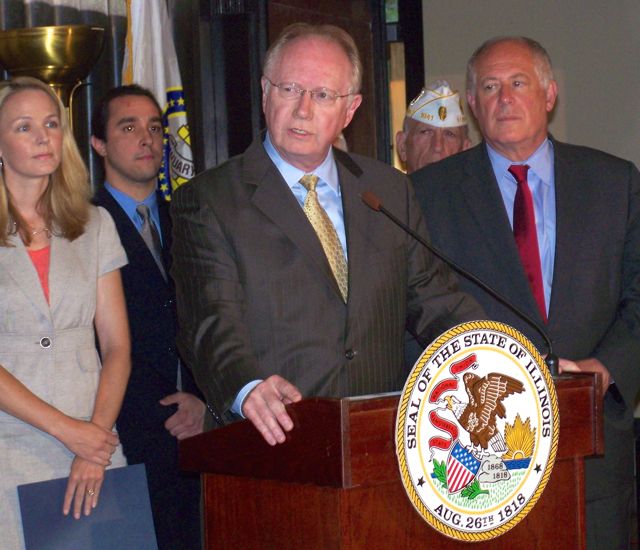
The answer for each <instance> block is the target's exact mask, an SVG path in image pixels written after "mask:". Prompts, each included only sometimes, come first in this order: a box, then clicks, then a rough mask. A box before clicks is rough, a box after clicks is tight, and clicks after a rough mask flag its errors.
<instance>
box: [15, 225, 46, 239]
mask: <svg viewBox="0 0 640 550" xmlns="http://www.w3.org/2000/svg"><path fill="white" fill-rule="evenodd" d="M17 225H18V224H17V223H16V222H13V226H14V227H17ZM29 232H30V233H31V236H32V237H37V236H38V235H40V233H46V234H47V237H49V238H51V230H50V229H49V228H48V227H41V228H40V229H31V230H30V231H29Z"/></svg>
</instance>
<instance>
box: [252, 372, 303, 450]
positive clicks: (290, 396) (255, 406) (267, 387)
mask: <svg viewBox="0 0 640 550" xmlns="http://www.w3.org/2000/svg"><path fill="white" fill-rule="evenodd" d="M301 399H302V394H301V393H300V391H299V390H298V388H296V387H295V386H294V385H293V384H291V382H288V381H287V380H285V379H284V378H282V377H281V376H278V375H273V376H270V377H269V378H267V379H266V380H263V381H262V382H260V383H259V384H258V385H257V386H256V387H255V388H253V390H251V392H250V393H249V395H247V397H246V399H245V400H244V403H243V404H242V414H243V415H244V416H245V418H247V419H248V420H250V421H251V423H252V424H253V425H254V426H255V427H256V429H257V430H258V431H259V432H260V433H261V434H262V437H263V438H264V440H265V441H266V442H267V443H268V444H269V445H275V444H276V443H284V442H285V440H286V437H285V434H284V432H288V431H291V430H292V429H293V421H292V420H291V418H290V417H289V415H288V414H287V411H286V410H285V408H284V407H285V405H289V404H290V403H295V402H296V401H300V400H301Z"/></svg>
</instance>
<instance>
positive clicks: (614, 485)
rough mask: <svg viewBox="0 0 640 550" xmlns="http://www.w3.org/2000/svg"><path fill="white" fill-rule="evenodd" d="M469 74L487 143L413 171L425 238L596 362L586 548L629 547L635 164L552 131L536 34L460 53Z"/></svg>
mask: <svg viewBox="0 0 640 550" xmlns="http://www.w3.org/2000/svg"><path fill="white" fill-rule="evenodd" d="M467 86H468V90H467V100H468V103H469V105H470V107H471V110H472V111H473V113H474V115H475V116H476V118H477V120H478V124H479V126H480V130H481V132H482V135H483V137H484V142H483V143H481V144H480V145H478V146H477V147H474V148H472V149H470V150H468V151H465V152H462V153H460V154H458V155H455V156H453V157H450V158H448V159H445V160H443V161H441V162H439V163H436V164H433V165H430V166H427V167H425V168H424V169H422V170H420V171H418V172H416V173H415V174H413V175H412V179H413V181H414V184H415V186H416V193H417V196H418V200H419V201H420V204H421V206H422V207H423V210H424V214H425V218H426V220H427V224H428V226H429V228H430V230H431V235H432V238H433V241H434V244H436V245H437V246H438V247H439V248H440V249H442V250H443V251H444V252H445V253H446V254H448V255H450V256H451V257H452V258H453V259H454V260H455V261H457V262H458V263H460V264H461V265H462V266H463V267H466V268H467V269H468V270H469V271H471V272H473V273H474V274H475V275H477V276H478V277H479V278H480V279H482V280H483V281H485V282H487V283H489V284H491V286H493V287H494V288H496V289H497V290H498V291H499V292H500V293H501V294H503V295H504V296H505V297H506V298H508V299H509V300H510V301H511V302H513V303H514V304H516V305H517V306H519V307H520V308H521V309H522V310H523V311H525V312H526V313H528V314H529V315H530V316H531V317H532V318H534V319H535V320H536V321H537V322H538V323H539V324H540V325H541V326H543V327H544V328H545V330H546V332H547V333H548V334H549V336H550V338H551V340H552V342H553V346H554V352H555V353H556V354H557V355H558V356H560V358H561V359H560V370H561V372H599V373H600V374H601V375H602V388H601V397H602V398H603V399H604V410H605V457H604V458H603V459H591V460H589V461H588V462H587V468H586V469H587V495H586V496H587V535H588V547H589V548H602V549H611V548H626V547H627V546H628V544H629V516H630V512H629V509H630V506H631V504H632V495H633V489H632V487H633V444H632V416H633V408H634V402H635V398H636V392H637V391H638V387H639V379H640V369H639V368H638V364H637V363H638V359H637V358H638V354H639V352H640V174H639V173H638V170H637V169H636V167H635V166H634V165H633V164H632V163H630V162H627V161H624V160H621V159H618V158H615V157H613V156H611V155H608V154H605V153H603V152H600V151H596V150H593V149H588V148H586V147H577V146H573V145H567V144H565V143H560V142H558V141H556V140H554V139H553V138H552V137H551V136H549V135H548V131H547V119H548V113H550V112H551V110H552V109H553V107H554V104H555V100H556V95H557V86H556V83H555V81H554V80H553V73H552V69H551V62H550V60H549V56H548V55H547V53H546V51H545V50H544V49H543V48H542V46H540V44H538V43H537V42H535V41H533V40H530V39H527V38H520V37H518V38H500V39H493V40H490V41H488V42H486V43H485V44H483V45H482V46H481V47H480V48H479V49H478V50H476V52H475V53H474V54H473V56H472V58H471V60H470V61H469V65H468V70H467ZM514 166H515V167H514ZM522 173H524V174H525V177H524V180H522V181H519V179H522V176H521V175H520V174H522ZM527 188H528V191H527ZM525 210H526V211H528V212H529V214H528V215H527V214H526V212H525ZM512 227H513V229H512ZM523 243H524V244H525V245H526V246H524V247H523V246H522V244H523ZM531 243H533V245H532V246H531ZM532 252H534V254H532ZM462 285H463V288H464V289H465V290H467V291H468V292H470V293H472V294H473V295H474V296H475V297H476V298H477V300H478V301H479V302H480V304H481V305H482V306H483V307H484V308H485V310H486V311H487V313H488V314H489V316H490V317H491V318H493V319H496V320H500V321H503V322H506V323H508V324H510V325H512V326H514V327H516V328H517V329H518V330H520V331H522V332H523V333H524V334H526V335H527V336H528V337H529V338H530V339H531V340H532V341H533V342H534V343H535V344H536V345H537V346H538V347H539V349H541V351H542V352H543V353H544V352H546V351H547V350H546V345H545V344H544V340H543V339H542V338H541V336H540V335H539V334H538V333H537V332H536V330H535V329H533V328H532V327H531V326H529V325H528V324H527V323H525V322H524V321H523V320H522V319H520V318H519V317H517V316H516V315H515V314H514V313H512V312H511V311H510V310H509V309H508V308H506V307H504V306H503V305H501V304H500V303H498V302H497V301H496V300H495V299H494V298H492V297H491V296H490V295H489V294H487V293H486V292H485V291H483V290H482V289H480V288H478V287H477V286H475V285H474V284H473V283H471V282H466V281H465V282H464V283H462Z"/></svg>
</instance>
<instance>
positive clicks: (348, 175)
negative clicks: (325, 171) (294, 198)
mask: <svg viewBox="0 0 640 550" xmlns="http://www.w3.org/2000/svg"><path fill="white" fill-rule="evenodd" d="M335 156H336V164H337V166H338V175H339V177H340V190H341V193H342V206H343V212H344V226H345V232H346V236H347V253H348V259H349V300H348V303H349V307H350V309H356V308H357V306H358V303H360V300H361V295H360V293H361V292H362V291H363V289H364V288H365V287H364V285H362V284H359V283H360V282H362V281H366V280H367V278H368V277H367V273H366V271H367V269H369V262H368V258H367V248H366V243H367V240H368V239H367V234H368V233H369V231H368V224H369V221H370V220H371V211H370V210H369V207H367V206H365V205H364V203H363V202H362V200H361V199H360V195H361V194H362V193H363V192H364V191H366V190H367V189H366V182H363V181H361V179H360V176H361V175H362V170H361V169H360V167H358V166H357V165H356V164H355V163H354V162H353V160H352V159H351V157H349V156H347V155H343V154H340V153H339V152H336V155H335Z"/></svg>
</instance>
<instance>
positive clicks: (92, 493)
mask: <svg viewBox="0 0 640 550" xmlns="http://www.w3.org/2000/svg"><path fill="white" fill-rule="evenodd" d="M87 494H88V495H89V496H90V497H92V496H93V495H95V494H96V492H95V491H94V490H93V489H87Z"/></svg>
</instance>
